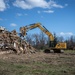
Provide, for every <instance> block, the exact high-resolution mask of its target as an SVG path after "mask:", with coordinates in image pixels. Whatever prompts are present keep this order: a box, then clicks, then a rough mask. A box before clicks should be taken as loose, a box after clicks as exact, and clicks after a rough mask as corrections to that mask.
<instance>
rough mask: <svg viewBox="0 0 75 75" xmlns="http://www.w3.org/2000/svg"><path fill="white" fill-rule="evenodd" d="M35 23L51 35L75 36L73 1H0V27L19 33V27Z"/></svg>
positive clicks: (35, 30)
mask: <svg viewBox="0 0 75 75" xmlns="http://www.w3.org/2000/svg"><path fill="white" fill-rule="evenodd" d="M37 22H40V23H41V24H42V25H44V26H45V27H46V28H47V29H48V30H49V31H50V32H52V33H54V32H55V33H57V34H58V35H62V36H71V35H75V0H0V26H3V27H6V29H7V30H10V31H11V30H13V29H16V30H17V31H19V28H20V27H22V26H25V25H29V24H32V23H37ZM39 31H40V30H39V29H34V30H31V31H30V32H29V33H38V32H39Z"/></svg>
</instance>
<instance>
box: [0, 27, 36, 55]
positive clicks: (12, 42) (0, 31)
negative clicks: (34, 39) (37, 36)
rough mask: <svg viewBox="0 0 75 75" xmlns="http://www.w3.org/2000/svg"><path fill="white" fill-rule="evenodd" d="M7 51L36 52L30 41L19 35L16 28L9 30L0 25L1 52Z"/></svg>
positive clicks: (18, 52)
mask: <svg viewBox="0 0 75 75" xmlns="http://www.w3.org/2000/svg"><path fill="white" fill-rule="evenodd" d="M2 51H7V53H10V52H12V51H13V52H15V53H17V54H20V53H35V48H33V47H32V46H31V45H30V44H29V43H27V42H26V41H25V40H23V39H22V38H21V37H19V35H18V33H17V32H16V30H13V31H11V32H10V31H7V30H6V29H5V28H4V27H0V52H2Z"/></svg>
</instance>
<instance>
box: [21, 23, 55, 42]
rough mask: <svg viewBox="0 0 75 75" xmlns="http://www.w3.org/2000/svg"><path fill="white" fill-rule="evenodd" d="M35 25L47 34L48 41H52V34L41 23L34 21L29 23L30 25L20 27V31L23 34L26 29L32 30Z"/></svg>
mask: <svg viewBox="0 0 75 75" xmlns="http://www.w3.org/2000/svg"><path fill="white" fill-rule="evenodd" d="M37 27H38V28H39V29H40V30H42V31H43V32H44V33H45V34H46V35H47V36H49V38H50V41H54V37H53V35H52V34H51V33H50V32H49V31H48V30H47V29H46V28H45V27H44V26H42V25H41V23H34V24H30V25H27V26H24V27H21V28H20V32H21V33H22V35H23V36H25V35H26V32H27V31H29V30H32V29H34V28H37Z"/></svg>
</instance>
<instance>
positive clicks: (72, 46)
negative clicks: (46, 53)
mask: <svg viewBox="0 0 75 75" xmlns="http://www.w3.org/2000/svg"><path fill="white" fill-rule="evenodd" d="M53 36H54V38H55V39H54V41H55V42H66V43H67V49H68V50H75V36H70V37H68V38H64V36H57V35H56V33H54V34H53ZM25 39H26V41H27V42H28V43H29V44H31V45H32V46H33V47H35V48H37V49H44V48H48V47H49V41H50V39H49V37H48V36H47V35H46V34H44V33H43V32H40V33H39V34H38V33H36V34H28V35H26V38H25Z"/></svg>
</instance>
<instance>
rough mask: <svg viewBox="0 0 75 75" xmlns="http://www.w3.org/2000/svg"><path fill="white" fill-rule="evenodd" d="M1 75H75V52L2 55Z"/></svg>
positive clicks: (0, 61) (0, 63)
mask: <svg viewBox="0 0 75 75" xmlns="http://www.w3.org/2000/svg"><path fill="white" fill-rule="evenodd" d="M6 65H7V66H6ZM12 65H13V66H12ZM15 66H16V67H15ZM5 67H6V68H5ZM9 68H10V69H9ZM12 72H14V73H13V74H12ZM0 75H75V51H69V50H68V51H65V52H64V53H49V54H46V53H43V52H42V51H40V52H36V53H32V54H31V53H27V54H20V55H16V54H15V53H13V54H12V53H11V54H9V53H8V54H0Z"/></svg>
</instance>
